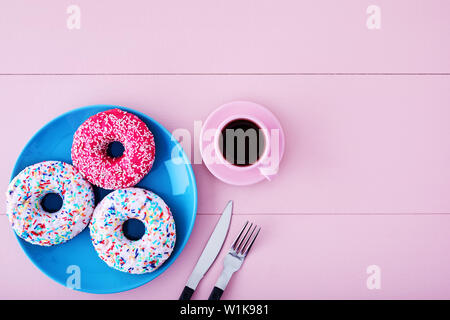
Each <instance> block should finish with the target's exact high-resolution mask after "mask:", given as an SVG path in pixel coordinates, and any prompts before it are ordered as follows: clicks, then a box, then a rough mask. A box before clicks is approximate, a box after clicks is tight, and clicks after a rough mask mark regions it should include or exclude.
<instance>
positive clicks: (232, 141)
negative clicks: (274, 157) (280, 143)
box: [219, 119, 265, 166]
mask: <svg viewBox="0 0 450 320" xmlns="http://www.w3.org/2000/svg"><path fill="white" fill-rule="evenodd" d="M219 148H220V151H221V152H222V155H223V157H224V158H225V159H226V160H227V161H228V162H229V163H231V164H233V165H236V166H249V165H251V164H253V163H255V162H256V161H258V160H259V158H260V157H261V156H262V154H263V153H264V148H265V139H264V134H263V132H262V130H261V128H260V127H259V126H258V125H257V124H256V123H254V122H253V121H250V120H248V119H237V120H233V121H231V122H229V123H228V124H226V125H225V126H224V128H223V129H222V132H221V136H220V138H219Z"/></svg>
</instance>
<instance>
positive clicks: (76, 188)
mask: <svg viewBox="0 0 450 320" xmlns="http://www.w3.org/2000/svg"><path fill="white" fill-rule="evenodd" d="M49 193H55V194H58V195H59V196H60V197H61V198H62V200H63V204H62V207H61V208H60V209H59V211H57V212H54V213H49V212H46V211H45V210H44V208H43V207H42V205H41V201H42V199H43V197H44V196H45V195H47V194H49ZM94 203H95V200H94V192H93V189H92V186H91V185H90V184H89V182H88V181H86V180H85V179H84V178H83V176H82V175H81V173H80V172H79V170H78V169H77V168H75V167H73V166H72V165H70V164H67V163H64V162H61V161H44V162H40V163H37V164H34V165H31V166H29V167H26V168H25V169H24V170H22V171H21V172H20V173H19V174H18V175H17V176H16V177H15V178H14V179H13V180H12V181H11V183H10V184H9V186H8V191H7V192H6V213H7V215H8V218H9V221H10V223H11V226H12V228H13V229H14V231H15V232H16V234H17V235H18V236H19V237H20V238H22V239H24V240H25V241H27V242H30V243H32V244H36V245H41V246H53V245H57V244H61V243H64V242H66V241H68V240H70V239H72V238H73V237H75V236H76V235H78V234H79V233H80V232H81V231H83V229H84V228H85V227H86V226H87V225H88V224H89V221H90V219H91V216H92V213H93V211H94V206H95V204H94Z"/></svg>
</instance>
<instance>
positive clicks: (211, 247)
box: [179, 200, 233, 300]
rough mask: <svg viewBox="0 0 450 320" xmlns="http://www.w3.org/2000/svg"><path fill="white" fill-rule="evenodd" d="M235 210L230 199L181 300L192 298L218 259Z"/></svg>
mask: <svg viewBox="0 0 450 320" xmlns="http://www.w3.org/2000/svg"><path fill="white" fill-rule="evenodd" d="M232 212H233V201H232V200H230V201H229V202H228V204H227V205H226V207H225V209H224V210H223V212H222V215H221V217H220V219H219V221H218V222H217V224H216V227H215V228H214V231H213V233H212V234H211V236H210V238H209V240H208V242H207V243H206V246H205V248H204V249H203V251H202V254H201V255H200V258H199V259H198V261H197V264H196V265H195V267H194V270H193V271H192V273H191V275H190V277H189V279H188V281H187V283H186V286H185V287H184V289H183V292H182V293H181V295H180V298H179V300H190V298H191V297H192V294H193V293H194V291H195V289H196V288H197V285H198V283H199V282H200V280H201V279H202V278H203V276H204V275H205V273H206V272H207V271H208V269H209V267H210V266H211V265H212V264H213V262H214V260H216V258H217V255H218V254H219V252H220V249H221V248H222V245H223V243H224V241H225V238H226V236H227V233H228V228H229V227H230V221H231V214H232Z"/></svg>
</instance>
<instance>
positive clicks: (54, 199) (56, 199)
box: [40, 192, 63, 213]
mask: <svg viewBox="0 0 450 320" xmlns="http://www.w3.org/2000/svg"><path fill="white" fill-rule="evenodd" d="M40 204H41V208H42V209H43V210H44V211H45V212H47V213H55V212H58V211H59V210H61V208H62V206H63V198H62V197H61V195H60V194H58V193H54V192H51V193H47V194H46V195H44V196H43V197H42V198H41V202H40Z"/></svg>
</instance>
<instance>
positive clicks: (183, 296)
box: [178, 286, 194, 300]
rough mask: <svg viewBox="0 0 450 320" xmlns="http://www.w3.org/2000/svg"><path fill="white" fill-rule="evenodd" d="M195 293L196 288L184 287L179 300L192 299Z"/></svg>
mask: <svg viewBox="0 0 450 320" xmlns="http://www.w3.org/2000/svg"><path fill="white" fill-rule="evenodd" d="M193 294H194V289H191V288H189V287H188V286H186V287H184V289H183V292H182V293H181V295H180V298H179V299H178V300H191V297H192V295H193Z"/></svg>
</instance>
